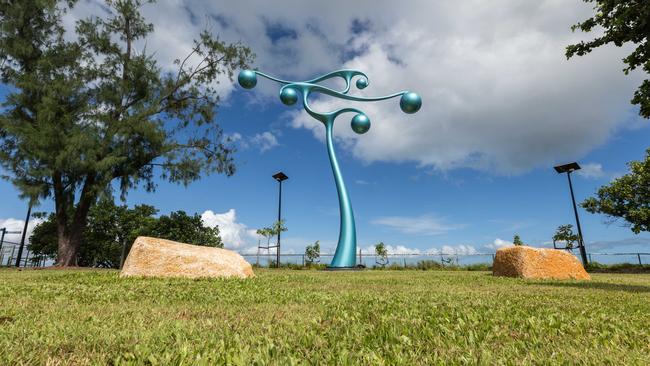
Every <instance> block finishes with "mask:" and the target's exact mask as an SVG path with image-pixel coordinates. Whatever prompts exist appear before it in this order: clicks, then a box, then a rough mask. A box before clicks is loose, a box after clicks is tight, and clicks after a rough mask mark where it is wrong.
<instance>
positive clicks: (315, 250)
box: [305, 240, 320, 264]
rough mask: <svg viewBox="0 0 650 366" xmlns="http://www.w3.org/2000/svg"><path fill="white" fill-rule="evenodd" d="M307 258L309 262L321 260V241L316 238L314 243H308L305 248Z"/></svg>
mask: <svg viewBox="0 0 650 366" xmlns="http://www.w3.org/2000/svg"><path fill="white" fill-rule="evenodd" d="M305 259H306V260H307V263H309V264H312V263H314V262H320V241H319V240H316V242H315V243H314V244H313V245H307V247H306V248H305Z"/></svg>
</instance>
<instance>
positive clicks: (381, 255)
mask: <svg viewBox="0 0 650 366" xmlns="http://www.w3.org/2000/svg"><path fill="white" fill-rule="evenodd" d="M375 255H376V256H377V260H376V263H377V264H379V265H380V266H382V267H384V266H386V264H388V250H387V249H386V245H385V244H384V242H379V243H377V244H375Z"/></svg>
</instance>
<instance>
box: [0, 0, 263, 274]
mask: <svg viewBox="0 0 650 366" xmlns="http://www.w3.org/2000/svg"><path fill="white" fill-rule="evenodd" d="M150 2H151V1H147V2H146V3H150ZM75 3H76V1H74V0H68V1H56V0H21V1H3V2H0V77H1V81H2V83H4V84H5V85H6V86H8V87H9V93H8V94H7V96H6V98H5V100H4V102H3V103H2V110H0V167H2V168H3V170H4V171H5V172H7V173H6V174H4V175H3V176H2V177H3V178H4V179H7V180H9V181H11V182H12V183H13V184H14V185H15V186H16V187H17V188H18V189H19V190H20V191H21V192H22V195H24V196H28V197H30V198H34V199H38V198H50V197H53V198H54V202H55V213H54V218H55V219H56V234H57V247H58V258H59V264H60V265H64V266H65V265H74V264H77V263H75V261H76V259H77V258H78V252H79V250H80V245H81V241H82V236H83V234H84V230H85V226H86V224H87V219H88V214H89V210H90V209H91V207H92V206H93V205H94V204H95V202H96V201H97V199H98V198H99V197H100V196H101V195H110V194H111V190H112V188H113V187H114V186H115V187H118V188H119V190H120V193H121V196H122V197H124V196H125V195H126V194H127V192H128V191H129V190H130V189H131V188H133V187H135V186H137V185H143V186H144V187H145V188H146V189H147V190H149V191H153V190H154V189H155V186H156V184H155V180H154V179H155V177H156V176H160V177H161V178H162V179H166V180H169V181H171V182H177V183H182V184H188V183H189V182H192V181H194V180H197V179H199V178H200V177H201V176H202V175H203V174H209V173H223V174H226V175H231V174H233V173H234V172H235V165H234V162H233V155H232V154H233V149H232V148H230V147H229V144H228V141H227V139H225V138H224V137H223V133H222V130H221V128H220V126H219V125H218V124H217V123H216V120H215V113H216V107H217V105H218V104H219V95H218V93H217V90H216V88H215V85H216V84H218V83H219V82H221V81H223V80H228V79H230V80H232V75H233V72H234V70H236V69H239V68H244V67H247V65H248V63H249V62H251V60H252V58H253V54H252V52H251V50H250V49H249V48H247V47H245V46H243V45H241V44H239V43H235V44H228V43H226V42H223V41H221V40H220V39H219V38H217V37H215V36H213V35H212V34H211V33H210V32H208V31H204V32H202V33H201V34H200V35H198V38H197V39H196V40H195V41H194V43H193V45H192V48H191V51H190V52H189V53H188V54H185V55H182V56H179V58H178V59H177V60H175V61H174V65H175V70H166V69H162V68H161V67H160V66H158V64H157V62H156V60H155V59H154V55H155V50H149V49H147V48H146V44H147V42H146V41H147V37H148V36H149V35H150V34H151V33H152V32H153V31H154V27H153V25H152V24H150V23H148V22H147V21H146V19H144V18H143V16H142V15H141V13H140V8H141V6H143V1H141V0H111V1H107V2H106V6H105V7H104V9H105V10H106V12H107V14H108V15H106V16H104V17H100V16H93V17H91V18H88V19H82V20H79V21H77V23H76V26H75V28H74V29H68V30H67V31H70V32H72V33H74V36H73V37H64V33H65V31H66V29H64V26H63V20H62V17H63V15H64V14H65V12H66V11H69V10H70V8H72V7H73V6H74V5H75ZM158 173H159V174H158Z"/></svg>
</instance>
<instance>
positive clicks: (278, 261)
mask: <svg viewBox="0 0 650 366" xmlns="http://www.w3.org/2000/svg"><path fill="white" fill-rule="evenodd" d="M279 182H280V186H279V187H280V188H279V191H278V247H277V248H275V250H276V257H277V259H276V260H277V263H276V267H278V268H280V234H281V233H282V181H281V180H280V181H279Z"/></svg>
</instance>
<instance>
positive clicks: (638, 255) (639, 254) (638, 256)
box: [636, 253, 643, 266]
mask: <svg viewBox="0 0 650 366" xmlns="http://www.w3.org/2000/svg"><path fill="white" fill-rule="evenodd" d="M636 257H637V259H639V265H640V266H642V265H643V263H641V253H636Z"/></svg>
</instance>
